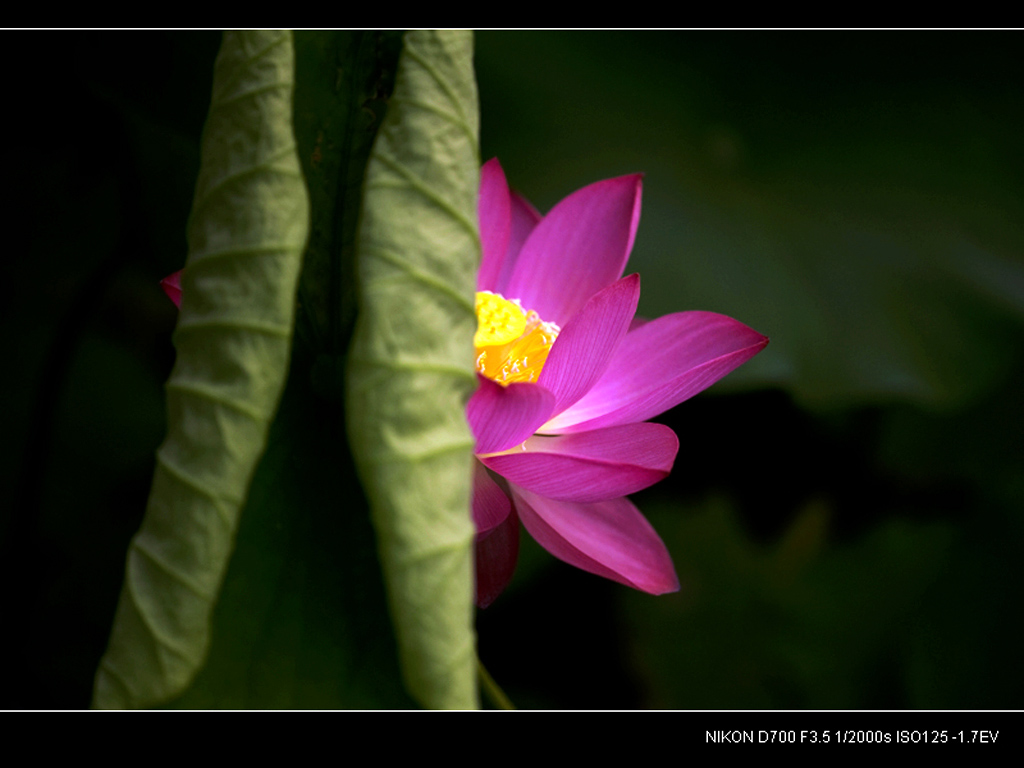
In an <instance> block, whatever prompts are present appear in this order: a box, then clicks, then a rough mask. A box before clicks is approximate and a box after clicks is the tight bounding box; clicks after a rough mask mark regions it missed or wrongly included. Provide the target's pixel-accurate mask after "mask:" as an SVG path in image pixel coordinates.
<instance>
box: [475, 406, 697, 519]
mask: <svg viewBox="0 0 1024 768" xmlns="http://www.w3.org/2000/svg"><path fill="white" fill-rule="evenodd" d="M678 451H679V439H678V438H677V437H676V435H675V433H674V432H673V431H672V430H671V429H669V428H668V427H666V426H664V425H662V424H651V423H649V422H644V423H640V424H625V425H623V426H619V427H609V428H607V429H597V430H594V431H592V432H581V433H579V434H573V435H556V436H545V435H534V436H533V437H531V438H530V439H529V440H527V441H526V443H525V444H524V445H523V450H518V449H513V450H511V451H509V452H507V453H502V454H497V455H492V456H482V457H480V461H482V462H483V463H484V464H485V465H486V466H487V467H488V468H489V469H492V470H494V471H495V472H497V473H498V474H499V475H501V476H502V477H504V478H505V479H506V480H508V481H509V482H511V483H515V484H516V485H517V486H520V487H522V488H527V489H529V490H531V491H533V492H535V493H539V494H541V495H543V496H547V497H549V498H552V499H561V500H565V501H578V502H594V501H603V500H605V499H611V498H615V497H616V496H625V495H627V494H630V493H636V492H637V491H639V490H642V489H644V488H647V487H648V486H651V485H654V483H656V482H658V481H659V480H662V479H664V478H665V477H666V476H667V475H668V473H669V472H670V471H671V470H672V463H673V462H674V461H675V458H676V453H678Z"/></svg>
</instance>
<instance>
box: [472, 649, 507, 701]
mask: <svg viewBox="0 0 1024 768" xmlns="http://www.w3.org/2000/svg"><path fill="white" fill-rule="evenodd" d="M476 666H477V670H478V671H479V673H480V687H482V688H483V689H484V693H485V694H486V695H487V698H488V699H490V701H491V703H492V704H493V705H494V706H495V707H497V708H498V709H515V708H516V707H515V705H514V704H513V703H512V701H511V700H510V699H509V697H508V696H506V695H505V692H504V691H503V690H501V686H499V685H498V684H497V683H496V682H494V678H493V677H491V674H490V673H489V672H488V671H487V667H485V666H484V663H483V662H482V661H480V657H479V656H478V657H477V659H476Z"/></svg>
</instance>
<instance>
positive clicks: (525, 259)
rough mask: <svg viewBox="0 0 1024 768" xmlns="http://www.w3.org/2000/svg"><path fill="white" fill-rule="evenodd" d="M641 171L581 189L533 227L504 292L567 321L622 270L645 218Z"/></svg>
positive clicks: (559, 320)
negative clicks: (641, 195) (637, 231)
mask: <svg viewBox="0 0 1024 768" xmlns="http://www.w3.org/2000/svg"><path fill="white" fill-rule="evenodd" d="M641 187H642V184H641V176H640V174H634V175H632V176H620V177H619V178H617V179H607V180H605V181H599V182H597V183H595V184H591V185H590V186H588V187H584V188H583V189H580V190H577V191H576V192H573V193H572V194H571V195H569V196H568V197H567V198H565V199H564V200H562V201H561V202H560V203H558V205H556V206H555V207H554V208H553V209H552V210H551V212H550V213H549V214H548V215H547V216H545V217H544V219H543V220H542V221H541V222H540V224H538V225H537V227H536V228H535V229H534V230H533V232H531V233H530V236H529V238H527V240H526V242H525V243H524V244H523V249H522V251H521V252H520V254H519V258H518V259H517V260H516V264H515V269H514V270H513V272H512V275H511V278H510V280H509V282H508V285H507V286H506V290H505V291H504V292H503V294H504V295H505V297H506V298H510V299H513V298H517V299H521V300H522V303H523V306H524V307H526V308H527V309H534V310H536V311H537V313H538V314H539V315H540V316H541V317H542V318H543V319H544V320H547V321H548V322H553V323H557V324H558V325H565V324H566V323H567V322H568V321H569V320H570V318H572V316H573V315H575V314H576V312H577V311H579V309H580V307H582V306H583V304H584V303H585V302H586V301H587V299H589V298H590V297H591V296H593V295H594V294H595V293H597V292H598V291H600V290H601V289H602V288H605V287H606V286H608V285H611V284H612V283H613V282H614V281H616V280H618V279H619V277H621V276H622V271H623V270H624V269H625V267H626V261H627V260H628V259H629V252H630V250H631V249H632V248H633V239H634V238H635V236H636V228H637V224H638V223H639V221H640V193H641Z"/></svg>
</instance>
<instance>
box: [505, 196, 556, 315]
mask: <svg viewBox="0 0 1024 768" xmlns="http://www.w3.org/2000/svg"><path fill="white" fill-rule="evenodd" d="M542 218H544V217H543V216H541V215H540V213H538V212H537V209H536V208H534V207H533V205H532V204H531V203H530V201H529V200H527V199H526V198H525V197H523V196H522V195H520V194H519V193H518V192H513V193H512V227H511V231H510V232H509V237H508V250H506V251H505V260H504V263H503V264H502V266H501V275H499V277H498V282H497V286H498V287H497V289H496V290H495V292H496V293H500V294H501V295H502V296H506V297H507V296H508V294H507V293H506V290H507V288H508V281H509V280H510V279H511V277H512V272H513V270H514V268H515V265H516V260H517V259H518V258H519V253H520V251H522V248H523V243H525V242H526V239H527V238H528V237H529V236H530V233H531V232H533V230H534V228H535V227H536V226H537V225H538V224H539V223H540V220H541V219H542Z"/></svg>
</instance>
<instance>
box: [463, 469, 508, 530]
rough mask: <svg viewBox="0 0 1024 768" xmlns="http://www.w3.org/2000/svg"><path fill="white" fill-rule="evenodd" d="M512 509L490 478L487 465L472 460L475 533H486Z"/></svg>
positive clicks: (506, 497)
mask: <svg viewBox="0 0 1024 768" xmlns="http://www.w3.org/2000/svg"><path fill="white" fill-rule="evenodd" d="M511 510H512V502H511V501H509V498H508V496H507V495H506V494H505V492H504V491H503V490H501V487H500V486H499V485H498V484H497V483H496V482H494V480H492V479H491V476H490V475H489V474H488V472H487V467H485V466H484V465H483V464H481V463H480V462H479V461H474V462H473V525H474V526H476V534H477V536H480V535H482V534H485V533H488V532H490V531H492V530H494V529H495V528H497V527H498V526H499V525H501V524H502V523H503V522H505V518H506V517H508V514H509V512H510V511H511Z"/></svg>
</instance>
